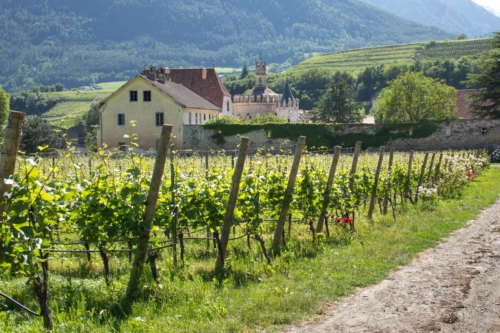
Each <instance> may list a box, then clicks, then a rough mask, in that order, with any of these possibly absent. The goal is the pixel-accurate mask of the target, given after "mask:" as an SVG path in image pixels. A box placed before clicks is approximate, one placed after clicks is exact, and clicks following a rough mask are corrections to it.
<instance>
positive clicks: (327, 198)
mask: <svg viewBox="0 0 500 333" xmlns="http://www.w3.org/2000/svg"><path fill="white" fill-rule="evenodd" d="M341 152H342V147H340V146H336V147H335V155H334V156H333V160H332V165H331V166H330V173H329V175H328V181H327V183H326V188H325V192H324V193H323V205H322V207H321V214H320V216H319V218H318V224H317V225H316V232H322V231H323V221H325V218H326V210H327V209H328V203H329V201H330V193H331V191H332V185H333V180H334V178H335V172H336V171H337V164H338V163H339V159H340V153H341Z"/></svg>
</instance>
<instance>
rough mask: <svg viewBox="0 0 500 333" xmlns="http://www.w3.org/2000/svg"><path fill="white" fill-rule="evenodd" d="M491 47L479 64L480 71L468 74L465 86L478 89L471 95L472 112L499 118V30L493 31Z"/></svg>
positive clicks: (480, 115)
mask: <svg viewBox="0 0 500 333" xmlns="http://www.w3.org/2000/svg"><path fill="white" fill-rule="evenodd" d="M492 45H493V49H492V50H490V52H488V53H487V54H486V55H485V56H484V58H483V61H482V62H481V63H480V64H479V67H480V73H479V74H473V75H469V81H468V82H467V86H468V87H469V88H475V89H479V92H478V93H477V94H473V95H471V100H472V102H471V104H470V106H471V108H472V112H473V113H474V114H475V115H476V116H478V117H481V118H486V117H489V118H500V32H496V33H495V37H494V38H493V41H492Z"/></svg>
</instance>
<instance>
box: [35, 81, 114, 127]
mask: <svg viewBox="0 0 500 333" xmlns="http://www.w3.org/2000/svg"><path fill="white" fill-rule="evenodd" d="M114 91H115V90H113V89H103V90H93V91H63V92H52V93H46V94H47V95H48V97H49V98H50V99H51V100H55V101H56V104H55V105H54V106H53V107H52V108H51V109H50V110H48V111H47V112H45V113H43V114H42V118H44V119H46V120H47V121H48V122H49V123H51V124H52V125H54V126H58V127H62V128H70V127H72V126H74V125H77V124H78V122H79V119H81V117H82V116H83V115H84V114H85V112H87V111H88V110H89V109H90V105H91V104H92V102H94V101H99V100H102V99H104V98H106V97H108V96H109V95H110V94H111V93H113V92H114Z"/></svg>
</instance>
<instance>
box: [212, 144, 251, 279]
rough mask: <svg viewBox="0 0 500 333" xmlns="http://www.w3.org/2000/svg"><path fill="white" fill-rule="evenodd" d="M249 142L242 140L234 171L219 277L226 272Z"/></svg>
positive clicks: (216, 267) (217, 266)
mask: <svg viewBox="0 0 500 333" xmlns="http://www.w3.org/2000/svg"><path fill="white" fill-rule="evenodd" d="M248 141H249V139H248V138H245V137H242V138H241V144H240V151H239V153H238V161H237V162H236V168H235V169H234V174H233V183H232V185H231V192H230V193H229V201H228V203H227V206H226V215H225V217H224V225H223V226H222V234H221V240H220V244H221V246H220V248H219V252H220V253H219V255H218V256H217V261H216V263H215V272H216V274H217V275H220V274H222V273H223V271H224V258H225V255H226V249H227V244H228V242H229V236H230V234H231V225H232V224H233V215H234V208H235V205H236V199H237V198H238V191H239V189H240V181H241V175H242V174H243V168H244V166H245V159H246V157H247V150H248Z"/></svg>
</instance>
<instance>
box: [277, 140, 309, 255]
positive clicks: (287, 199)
mask: <svg viewBox="0 0 500 333" xmlns="http://www.w3.org/2000/svg"><path fill="white" fill-rule="evenodd" d="M305 145H306V137H305V136H301V137H299V141H298V143H297V149H296V150H295V157H294V159H293V164H292V169H291V170H290V177H289V178H288V185H287V188H286V191H285V196H284V198H283V206H282V207H281V213H280V217H279V220H278V224H277V226H276V230H275V231H274V239H273V245H272V253H274V254H277V253H279V251H280V247H281V237H282V235H283V229H284V228H285V222H286V217H287V215H288V211H289V210H290V204H291V202H292V195H293V188H294V186H295V178H296V177H297V173H298V172H299V164H300V159H301V157H302V151H303V150H304V146H305Z"/></svg>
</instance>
